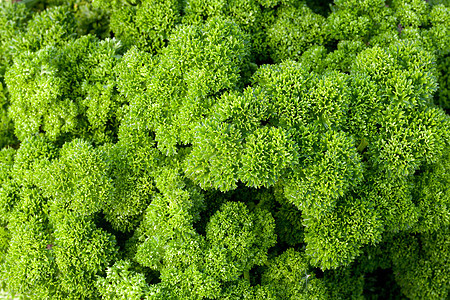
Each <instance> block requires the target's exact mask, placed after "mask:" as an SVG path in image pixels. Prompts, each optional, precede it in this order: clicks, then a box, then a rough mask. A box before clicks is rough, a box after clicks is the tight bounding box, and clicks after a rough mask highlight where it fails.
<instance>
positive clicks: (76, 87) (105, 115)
mask: <svg viewBox="0 0 450 300" xmlns="http://www.w3.org/2000/svg"><path fill="white" fill-rule="evenodd" d="M119 47H120V43H118V42H117V41H115V40H105V41H98V40H97V39H95V38H93V37H92V36H84V37H82V38H80V39H77V40H71V41H69V42H67V43H65V44H64V46H62V47H54V46H47V47H45V48H43V49H41V50H39V51H37V52H36V53H32V52H24V53H23V56H22V57H20V58H18V59H17V60H16V61H15V63H14V65H13V66H12V67H11V69H10V70H9V71H8V73H7V75H6V82H7V85H8V89H9V93H10V96H11V100H10V101H11V108H10V114H11V118H12V119H13V120H14V122H15V127H16V130H15V133H16V135H17V137H18V138H19V139H20V140H22V139H24V138H26V137H29V136H31V135H33V134H36V133H39V132H43V133H45V135H46V136H47V137H49V138H50V139H52V140H57V139H59V138H63V137H67V136H69V137H70V136H72V137H80V136H82V137H85V138H91V139H93V140H95V141H98V142H104V141H108V140H110V139H112V138H113V134H114V131H115V130H116V129H115V128H114V127H112V126H113V124H114V118H115V117H116V112H117V109H118V107H119V106H120V101H119V100H117V98H116V93H115V89H114V86H115V83H114V79H113V78H114V77H113V73H112V68H113V67H114V65H115V63H116V61H117V60H118V56H117V52H118V49H119ZM107 77H109V78H110V79H109V80H107V79H106V78H107ZM111 123H112V124H111ZM110 124H111V125H112V126H111V125H110Z"/></svg>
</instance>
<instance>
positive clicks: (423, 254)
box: [391, 226, 450, 299]
mask: <svg viewBox="0 0 450 300" xmlns="http://www.w3.org/2000/svg"><path fill="white" fill-rule="evenodd" d="M448 241H449V229H448V226H445V227H442V228H439V229H438V230H437V231H435V232H427V233H424V234H420V235H404V236H402V237H400V238H399V239H397V240H396V241H395V242H394V244H393V247H392V249H391V253H392V262H393V271H394V274H395V278H396V281H397V282H398V284H399V285H400V287H401V289H402V292H403V293H404V294H405V295H406V296H407V297H409V298H411V299H420V298H427V299H445V298H447V297H448V291H449V274H450V272H449V271H450V270H449V263H448V257H449V255H448V249H449V248H448Z"/></svg>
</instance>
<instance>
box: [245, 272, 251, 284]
mask: <svg viewBox="0 0 450 300" xmlns="http://www.w3.org/2000/svg"><path fill="white" fill-rule="evenodd" d="M244 279H245V280H247V281H248V282H249V283H250V272H249V271H244Z"/></svg>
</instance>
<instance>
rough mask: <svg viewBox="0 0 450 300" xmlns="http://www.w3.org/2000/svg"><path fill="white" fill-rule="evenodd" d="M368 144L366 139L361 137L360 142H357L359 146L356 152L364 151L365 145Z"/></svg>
mask: <svg viewBox="0 0 450 300" xmlns="http://www.w3.org/2000/svg"><path fill="white" fill-rule="evenodd" d="M368 145H369V143H368V142H367V141H366V139H365V138H362V139H361V143H360V144H359V146H358V149H357V150H358V152H363V151H364V149H365V148H366V147H367V146H368Z"/></svg>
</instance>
